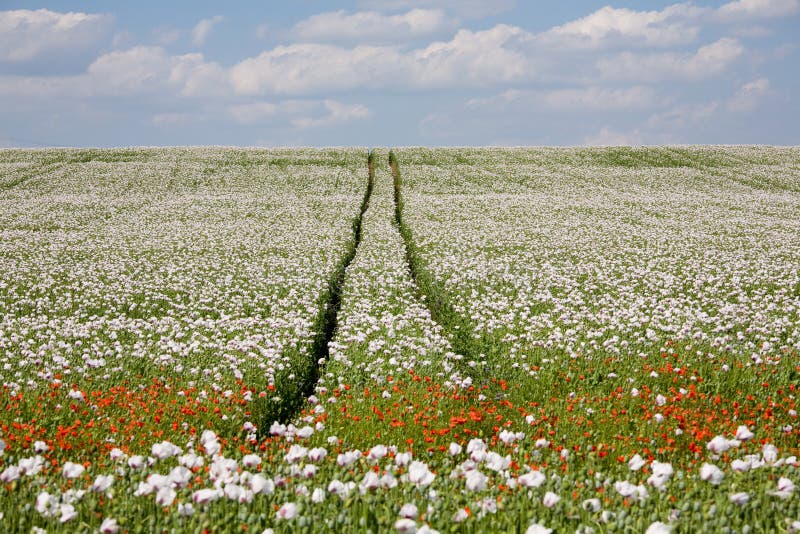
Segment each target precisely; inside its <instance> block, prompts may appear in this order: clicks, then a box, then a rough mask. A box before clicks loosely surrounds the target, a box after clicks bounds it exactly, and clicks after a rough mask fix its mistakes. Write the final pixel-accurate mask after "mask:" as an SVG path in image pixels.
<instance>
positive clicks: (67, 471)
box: [61, 462, 85, 478]
mask: <svg viewBox="0 0 800 534" xmlns="http://www.w3.org/2000/svg"><path fill="white" fill-rule="evenodd" d="M84 471H85V468H84V467H83V465H82V464H76V463H72V462H65V463H64V466H63V467H62V468H61V476H63V477H64V478H78V477H79V476H81V475H82V474H83V472H84Z"/></svg>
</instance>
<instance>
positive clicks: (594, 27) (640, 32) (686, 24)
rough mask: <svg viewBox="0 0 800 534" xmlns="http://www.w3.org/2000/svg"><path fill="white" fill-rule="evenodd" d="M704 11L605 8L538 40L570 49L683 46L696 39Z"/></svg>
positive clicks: (685, 6)
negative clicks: (617, 46) (628, 43)
mask: <svg viewBox="0 0 800 534" xmlns="http://www.w3.org/2000/svg"><path fill="white" fill-rule="evenodd" d="M705 11H707V10H705V9H703V8H698V7H694V6H692V5H691V4H674V5H671V6H668V7H666V8H664V9H663V10H661V11H635V10H632V9H627V8H613V7H610V6H606V7H603V8H601V9H599V10H597V11H595V12H594V13H592V14H590V15H587V16H586V17H583V18H580V19H577V20H574V21H571V22H568V23H566V24H563V25H561V26H556V27H554V28H552V29H550V30H548V31H547V32H544V33H543V34H541V35H540V36H539V37H540V38H541V39H542V40H544V41H545V42H555V43H559V44H562V45H568V46H570V47H600V46H606V45H609V44H617V43H624V42H637V43H642V44H645V45H649V46H674V45H681V44H685V43H688V42H691V41H694V39H695V38H696V37H697V34H698V33H699V31H700V28H699V26H698V25H697V24H696V23H695V22H696V19H697V17H699V16H700V15H701V14H703V13H704V12H705Z"/></svg>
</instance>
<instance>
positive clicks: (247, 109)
mask: <svg viewBox="0 0 800 534" xmlns="http://www.w3.org/2000/svg"><path fill="white" fill-rule="evenodd" d="M277 112H278V106H277V105H275V104H273V103H272V102H251V103H249V104H239V105H237V106H233V107H231V109H230V113H231V116H232V117H233V119H234V120H235V121H236V122H238V123H239V124H253V123H257V122H261V121H263V120H264V119H266V118H269V117H272V116H274V115H275V114H276V113H277Z"/></svg>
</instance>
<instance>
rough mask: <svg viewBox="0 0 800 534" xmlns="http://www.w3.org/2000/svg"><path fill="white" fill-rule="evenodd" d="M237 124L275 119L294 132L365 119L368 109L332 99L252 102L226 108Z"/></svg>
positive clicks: (368, 114)
mask: <svg viewBox="0 0 800 534" xmlns="http://www.w3.org/2000/svg"><path fill="white" fill-rule="evenodd" d="M230 114H231V116H232V117H233V119H234V120H235V121H236V122H238V123H239V124H257V123H263V122H266V121H273V120H277V119H283V120H286V119H287V118H288V120H289V124H290V125H291V126H292V127H294V128H298V129H309V128H319V127H323V126H330V125H333V124H339V123H344V122H349V121H353V120H361V119H366V118H368V117H369V116H370V115H371V113H370V110H369V109H368V108H367V107H366V106H363V105H361V104H345V103H343V102H338V101H336V100H331V99H325V100H283V101H279V102H266V101H255V102H251V103H248V104H240V105H236V106H232V107H231V108H230Z"/></svg>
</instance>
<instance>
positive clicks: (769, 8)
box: [717, 0, 800, 20]
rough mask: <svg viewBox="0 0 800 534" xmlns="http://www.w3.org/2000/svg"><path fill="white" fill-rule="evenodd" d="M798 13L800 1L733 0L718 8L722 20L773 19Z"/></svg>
mask: <svg viewBox="0 0 800 534" xmlns="http://www.w3.org/2000/svg"><path fill="white" fill-rule="evenodd" d="M798 12H800V0H734V1H733V2H729V3H727V4H724V5H722V6H720V7H719V9H718V10H717V15H718V16H719V17H720V18H722V19H723V20H742V19H745V20H749V19H761V18H775V17H785V16H788V15H794V14H795V13H798Z"/></svg>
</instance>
